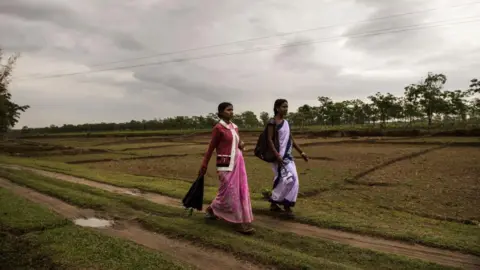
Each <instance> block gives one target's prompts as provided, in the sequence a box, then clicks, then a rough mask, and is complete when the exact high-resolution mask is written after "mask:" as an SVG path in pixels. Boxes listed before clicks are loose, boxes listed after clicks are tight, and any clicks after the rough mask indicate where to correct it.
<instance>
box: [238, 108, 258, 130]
mask: <svg viewBox="0 0 480 270" xmlns="http://www.w3.org/2000/svg"><path fill="white" fill-rule="evenodd" d="M240 118H241V119H242V122H243V125H244V126H245V127H246V128H253V127H258V125H259V124H260V123H259V122H258V118H257V116H256V115H255V113H254V112H252V111H245V112H243V113H242V114H241V115H240Z"/></svg>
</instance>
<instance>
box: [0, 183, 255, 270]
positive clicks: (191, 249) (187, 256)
mask: <svg viewBox="0 0 480 270" xmlns="http://www.w3.org/2000/svg"><path fill="white" fill-rule="evenodd" d="M0 187H2V188H5V189H8V190H10V191H12V192H13V193H14V194H16V195H18V196H21V197H24V198H26V199H28V200H30V201H32V202H34V203H38V204H41V205H44V206H46V207H47V208H49V209H51V210H52V211H54V212H56V213H58V214H60V215H61V216H63V217H65V218H67V219H70V220H74V219H77V218H91V217H106V214H103V213H99V212H95V211H94V210H91V209H81V208H77V207H75V206H73V205H70V204H67V203H65V202H64V201H62V200H59V199H56V198H53V197H50V196H48V195H45V194H42V193H39V192H37V191H35V190H32V189H30V188H26V187H22V186H18V185H16V184H14V183H12V182H10V181H8V180H6V179H2V178H0ZM92 229H93V230H96V231H99V232H101V233H104V234H106V235H109V236H113V237H120V238H123V239H127V240H130V241H133V242H135V243H137V244H140V245H142V246H145V247H147V248H150V249H153V250H157V251H160V252H161V253H164V254H167V255H169V256H170V257H172V258H175V259H176V260H178V261H183V262H186V263H188V264H191V265H194V266H196V267H198V268H199V269H209V270H210V269H218V270H223V269H245V270H246V269H263V268H260V267H258V266H255V265H253V264H250V263H248V262H244V261H240V260H238V259H236V258H235V257H234V256H232V255H230V254H228V253H226V252H222V251H219V250H213V249H205V248H199V247H196V246H193V245H191V244H189V243H188V242H186V241H179V240H173V239H170V238H167V237H166V236H163V235H161V234H157V233H154V232H150V231H148V230H145V229H143V228H142V227H141V226H140V225H139V224H137V223H135V222H132V221H115V224H114V225H113V226H112V227H105V228H92Z"/></svg>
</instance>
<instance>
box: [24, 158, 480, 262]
mask: <svg viewBox="0 0 480 270" xmlns="http://www.w3.org/2000/svg"><path fill="white" fill-rule="evenodd" d="M17 168H20V167H18V166H17ZM22 169H26V170H30V171H33V172H36V173H39V174H42V175H45V176H49V177H54V178H57V179H59V180H65V181H71V182H75V183H81V184H85V185H91V186H92V187H97V188H101V189H104V190H107V191H111V192H117V193H121V194H129V192H131V190H129V189H126V188H120V187H114V186H110V185H107V184H99V183H97V182H92V181H89V180H86V179H82V178H78V177H73V176H66V175H63V174H58V173H52V172H47V171H43V170H37V169H31V168H22ZM137 196H141V197H143V198H145V199H147V200H150V201H152V202H156V203H159V204H165V205H170V206H176V207H181V202H180V201H179V200H177V199H174V198H170V197H167V196H163V195H160V194H155V193H148V192H142V193H138V195H137ZM256 223H257V224H258V225H260V226H265V227H269V228H274V229H276V230H279V231H284V232H291V233H295V234H298V235H302V236H308V237H314V238H318V239H322V240H329V241H334V242H337V243H341V244H347V245H351V246H355V247H359V248H365V249H371V250H375V251H380V252H385V253H393V254H398V255H403V256H407V257H410V258H416V259H421V260H425V261H430V262H434V263H437V264H442V265H447V266H453V267H460V268H464V269H479V267H480V258H479V257H477V256H474V255H467V254H463V253H459V252H453V251H447V250H442V249H437V248H430V247H426V246H422V245H412V244H407V243H402V242H399V241H392V240H385V239H380V238H375V237H369V236H363V235H359V234H354V233H348V232H342V231H337V230H332V229H322V228H319V227H315V226H311V225H306V224H299V223H295V222H288V221H283V220H282V221H280V220H278V219H275V218H271V217H267V216H258V215H257V217H256Z"/></svg>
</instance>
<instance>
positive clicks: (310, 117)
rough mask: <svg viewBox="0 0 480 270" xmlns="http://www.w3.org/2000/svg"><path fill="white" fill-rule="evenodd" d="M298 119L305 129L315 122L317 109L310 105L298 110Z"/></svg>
mask: <svg viewBox="0 0 480 270" xmlns="http://www.w3.org/2000/svg"><path fill="white" fill-rule="evenodd" d="M297 117H298V120H299V121H300V123H301V124H300V125H301V127H302V128H303V127H304V126H305V125H311V124H313V122H314V121H315V109H314V108H313V107H311V106H310V105H307V104H305V105H303V106H300V107H299V108H298V109H297Z"/></svg>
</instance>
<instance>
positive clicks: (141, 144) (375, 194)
mask: <svg viewBox="0 0 480 270" xmlns="http://www.w3.org/2000/svg"><path fill="white" fill-rule="evenodd" d="M242 138H243V139H244V140H245V141H247V142H248V146H249V148H250V149H251V148H253V146H254V143H255V141H256V135H255V134H247V135H244V136H242ZM31 140H32V141H34V142H36V143H44V144H48V145H64V146H69V147H72V148H74V149H95V150H97V151H98V150H100V151H103V150H105V152H98V153H89V152H85V153H82V152H79V154H69V155H65V154H62V153H58V151H57V152H55V153H54V154H52V153H50V152H54V150H50V151H48V150H46V151H43V150H38V151H37V152H38V153H40V154H38V155H35V156H33V155H30V157H29V156H28V155H26V154H25V155H23V154H22V153H17V154H15V155H16V156H17V157H14V156H7V155H4V156H0V163H1V164H19V165H22V166H27V167H33V168H37V169H42V170H47V171H55V172H59V173H64V174H68V175H74V176H78V177H83V178H86V179H90V180H93V181H96V182H101V183H107V184H110V185H115V186H119V187H124V188H131V189H137V190H140V191H145V192H153V193H158V194H163V195H166V196H170V197H174V198H182V197H183V195H185V193H186V191H187V190H188V188H189V186H190V183H191V182H192V181H193V180H195V176H196V173H197V171H198V168H199V166H200V162H201V158H202V154H203V153H204V151H205V149H206V148H207V145H206V144H205V143H208V135H197V136H190V137H188V138H182V139H178V140H174V141H165V139H164V138H162V137H158V138H153V137H144V138H142V137H137V138H134V139H132V140H128V141H127V140H124V139H119V138H90V139H87V138H64V139H63V138H62V139H58V138H57V139H53V138H44V139H40V138H35V139H31ZM297 141H298V143H300V144H302V145H304V146H303V147H302V148H303V149H304V151H305V152H307V153H308V154H309V156H310V157H311V158H312V159H311V160H310V162H308V163H305V162H303V161H302V160H301V159H297V163H296V165H297V170H298V173H299V176H300V194H299V200H298V202H297V205H296V207H295V211H296V216H297V217H296V221H295V222H298V223H303V224H309V225H314V226H318V227H323V228H331V229H337V230H341V231H349V232H354V233H359V234H362V235H372V236H376V237H382V238H384V239H395V240H400V241H406V242H415V243H420V244H423V245H426V246H431V247H437V248H443V249H447V250H453V251H461V252H464V253H468V254H474V255H476V256H480V226H479V224H480V222H479V221H480V211H479V209H480V197H479V196H478V194H480V166H478V164H480V163H479V162H480V151H479V150H480V147H478V146H479V145H480V138H478V137H422V138H406V137H388V138H386V137H369V138H362V137H360V138H350V137H337V138H323V137H320V138H318V137H312V136H310V135H309V136H307V135H299V136H298V139H297ZM32 149H33V148H32ZM29 151H33V150H29ZM37 152H36V153H37ZM244 155H245V160H246V167H247V172H248V176H249V185H250V190H251V193H252V194H251V195H252V199H253V201H252V206H253V208H254V213H255V214H256V215H270V213H269V211H268V203H267V202H265V201H264V200H263V199H262V195H261V192H262V190H263V189H265V188H270V187H271V185H272V178H273V172H272V171H271V168H270V165H269V164H267V163H264V162H262V161H260V160H259V159H257V158H256V157H254V156H253V153H252V152H251V151H247V152H246V153H244ZM22 156H23V157H22ZM68 163H70V164H68ZM73 163H78V164H73ZM2 176H3V177H4V178H9V179H11V180H12V181H14V182H15V183H17V184H20V185H26V186H28V187H30V188H32V189H35V190H38V191H40V192H42V193H45V194H48V195H50V196H53V197H57V198H60V199H62V200H64V201H67V202H69V203H71V204H74V205H76V206H79V207H85V208H93V209H98V210H101V211H103V212H109V213H115V214H116V215H118V216H119V218H125V216H135V217H137V218H138V220H139V221H140V222H141V223H142V224H143V226H145V227H146V228H148V229H149V230H152V231H156V232H160V233H162V234H165V235H167V236H168V237H173V238H179V237H180V238H182V239H185V240H188V241H193V242H196V241H200V242H201V243H202V245H205V246H207V247H209V248H217V249H221V250H223V251H226V252H229V253H233V254H235V255H237V256H239V258H241V259H247V260H249V261H251V262H253V263H255V264H258V265H268V266H275V267H277V268H282V269H283V268H286V269H301V268H302V267H305V269H319V268H318V267H324V268H325V269H336V268H342V269H343V268H345V267H347V268H348V267H358V268H363V269H369V268H370V269H371V267H374V266H378V265H381V266H383V268H382V267H380V266H379V267H380V268H381V269H413V268H415V269H416V268H418V267H419V268H428V269H431V268H436V267H439V266H437V265H431V264H423V263H420V262H419V261H412V260H407V259H403V258H401V257H396V256H393V255H388V256H387V255H386V254H383V253H376V252H374V253H369V252H372V251H367V250H364V249H359V248H354V249H352V250H351V249H350V248H352V247H348V246H343V245H339V246H337V245H336V244H333V243H330V242H328V241H327V242H319V241H318V239H311V238H310V237H300V238H299V236H298V235H292V234H287V233H285V232H279V231H276V230H273V229H270V228H265V227H258V231H259V232H258V233H257V234H256V235H255V237H253V238H245V237H243V236H238V235H236V234H234V233H231V232H229V231H228V230H226V228H225V226H223V225H219V224H201V223H202V222H201V221H200V220H201V217H197V216H195V215H194V217H192V218H190V219H185V218H183V217H182V215H183V214H182V211H181V210H179V209H175V208H169V207H165V206H162V207H159V206H158V205H153V204H151V203H148V202H145V201H142V200H141V199H140V198H137V199H135V200H134V199H132V198H131V197H128V198H127V197H124V196H120V195H111V194H107V193H105V192H100V191H98V190H92V189H86V187H84V186H83V187H82V186H81V185H79V184H75V185H74V184H71V183H65V182H61V181H58V180H55V179H48V178H44V177H43V178H42V177H40V176H38V175H35V174H32V173H27V172H21V173H20V172H18V171H12V170H5V169H3V170H2ZM205 180H206V185H207V187H206V189H205V202H208V201H209V200H211V199H213V197H214V196H215V192H216V187H217V185H218V180H217V179H216V173H215V168H214V165H213V161H212V162H211V166H210V168H209V170H208V173H207V177H206V179H205ZM138 211H141V212H146V213H150V214H154V215H150V216H145V215H143V216H142V215H138V213H137V212H138ZM0 220H1V219H0ZM198 226H200V227H198ZM218 226H220V227H218ZM194 228H195V229H194ZM210 235H215V237H210ZM279 241H280V242H279ZM253 247H254V248H253ZM340 253H345V254H349V256H346V255H345V256H343V255H339V254H340ZM280 254H285V255H280ZM287 254H289V255H287ZM352 254H353V255H352ZM382 256H387V257H382ZM392 256H393V257H392ZM279 257H281V258H279ZM293 258H295V259H293ZM314 258H317V259H314ZM318 258H321V259H318ZM296 260H298V263H296V262H295V261H296ZM410 264H415V266H412V265H410ZM102 267H103V266H102ZM102 267H100V268H102ZM409 267H413V268H409ZM374 268H378V267H374ZM380 268H378V269H380Z"/></svg>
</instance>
